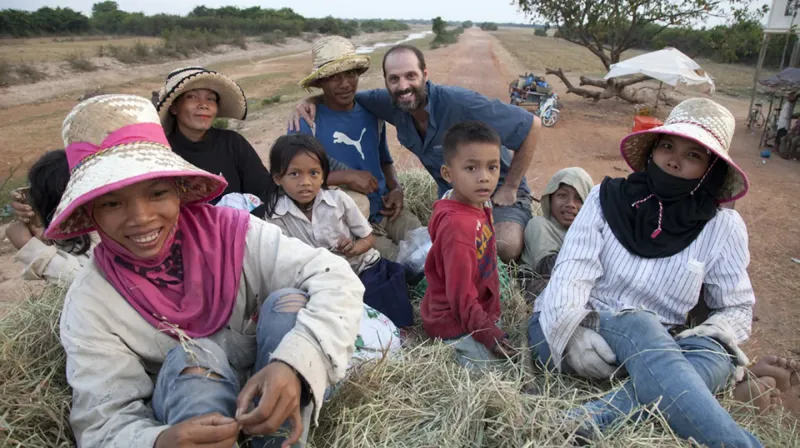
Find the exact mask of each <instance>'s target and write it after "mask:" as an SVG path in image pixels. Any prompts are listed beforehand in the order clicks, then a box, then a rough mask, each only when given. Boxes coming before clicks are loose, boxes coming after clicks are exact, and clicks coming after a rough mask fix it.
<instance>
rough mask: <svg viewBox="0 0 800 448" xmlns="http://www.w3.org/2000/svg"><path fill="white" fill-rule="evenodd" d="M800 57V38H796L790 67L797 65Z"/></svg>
mask: <svg viewBox="0 0 800 448" xmlns="http://www.w3.org/2000/svg"><path fill="white" fill-rule="evenodd" d="M798 58H800V39H795V41H794V49H793V50H792V58H791V59H789V67H797V64H798V62H800V61H798Z"/></svg>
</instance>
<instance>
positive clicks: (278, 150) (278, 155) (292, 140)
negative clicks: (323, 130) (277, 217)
mask: <svg viewBox="0 0 800 448" xmlns="http://www.w3.org/2000/svg"><path fill="white" fill-rule="evenodd" d="M300 153H306V154H309V155H311V156H313V157H316V158H317V159H318V160H319V164H320V166H321V167H322V188H324V189H327V188H328V174H330V172H331V163H330V160H328V154H327V153H326V152H325V148H323V147H322V143H320V142H319V140H317V139H316V138H314V137H312V136H310V135H306V134H290V135H284V136H281V137H279V138H278V139H277V140H275V144H273V145H272V149H270V151H269V171H270V174H271V175H273V176H278V177H280V176H283V175H285V174H286V170H287V169H289V164H290V163H291V162H292V159H294V157H295V156H296V155H298V154H300ZM282 194H284V192H283V189H282V188H281V187H280V186H279V185H277V184H276V183H275V182H274V181H272V180H271V178H270V182H269V184H268V186H267V192H266V194H265V195H264V198H265V201H264V205H265V206H266V216H267V218H269V217H271V216H272V214H273V213H274V212H275V206H276V205H277V204H278V199H279V198H280V196H281V195H282Z"/></svg>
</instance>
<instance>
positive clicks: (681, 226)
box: [600, 158, 728, 258]
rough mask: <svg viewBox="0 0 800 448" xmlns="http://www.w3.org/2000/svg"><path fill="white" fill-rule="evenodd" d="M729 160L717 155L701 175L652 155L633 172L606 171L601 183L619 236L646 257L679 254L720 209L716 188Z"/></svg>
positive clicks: (606, 213)
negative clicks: (661, 163) (669, 166)
mask: <svg viewBox="0 0 800 448" xmlns="http://www.w3.org/2000/svg"><path fill="white" fill-rule="evenodd" d="M727 173H728V164H727V163H725V161H724V160H719V158H715V159H714V160H712V164H711V165H710V167H709V170H708V171H707V172H706V174H705V176H703V178H702V179H681V178H679V177H675V176H672V175H670V174H667V173H666V172H664V170H662V169H661V168H659V167H658V165H656V164H655V162H653V161H652V160H650V161H649V162H648V163H647V167H646V168H645V170H644V171H643V172H636V173H632V174H631V175H629V176H628V178H627V179H626V178H617V179H612V178H610V177H606V178H605V179H603V183H602V184H601V185H600V205H601V207H602V209H603V215H604V216H605V219H606V222H608V225H609V227H611V231H612V232H614V236H615V237H617V240H618V241H619V242H620V243H621V244H622V245H623V246H625V248H626V249H627V250H628V251H629V252H631V253H633V254H635V255H638V256H640V257H643V258H664V257H669V256H672V255H675V254H677V253H678V252H680V251H682V250H683V249H685V248H686V247H688V246H689V245H690V244H691V243H692V241H694V240H695V239H696V238H697V236H698V235H699V234H700V232H701V231H702V230H703V227H705V225H706V223H707V222H708V221H709V220H711V218H713V217H714V216H715V215H716V214H717V207H718V206H719V201H718V200H717V198H716V193H717V191H718V190H719V188H720V187H721V186H722V184H723V182H724V181H725V176H726V175H727Z"/></svg>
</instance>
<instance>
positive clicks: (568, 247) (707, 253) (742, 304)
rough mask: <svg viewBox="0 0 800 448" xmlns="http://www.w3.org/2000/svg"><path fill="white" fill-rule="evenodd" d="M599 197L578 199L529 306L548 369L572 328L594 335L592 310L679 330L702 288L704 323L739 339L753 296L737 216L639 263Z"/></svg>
mask: <svg viewBox="0 0 800 448" xmlns="http://www.w3.org/2000/svg"><path fill="white" fill-rule="evenodd" d="M599 191H600V187H599V186H598V187H595V188H594V189H593V190H592V192H591V193H590V194H589V197H588V198H586V202H585V203H584V205H583V208H581V211H580V212H579V213H578V216H577V218H576V219H575V222H573V224H572V226H571V227H570V229H569V231H568V232H567V236H566V238H565V240H564V246H563V247H562V248H561V251H560V252H559V255H558V260H557V261H556V265H555V268H554V272H553V275H552V277H551V278H550V283H549V284H548V286H547V289H545V291H544V292H543V293H542V295H541V296H540V297H539V298H538V299H537V300H536V304H535V311H538V312H540V313H541V314H540V316H539V322H540V324H541V326H542V329H543V331H544V334H545V338H546V339H547V342H548V344H549V345H550V348H551V351H552V354H553V360H554V361H555V363H556V365H560V364H561V359H562V357H563V355H564V351H565V350H566V348H567V345H568V344H569V341H570V338H571V337H572V334H573V333H574V331H575V329H576V328H577V327H578V326H579V325H582V326H585V327H588V328H594V329H595V330H596V329H597V325H598V320H597V313H596V311H621V310H626V309H646V310H650V311H653V312H655V313H656V314H657V315H658V316H659V318H660V319H661V322H662V323H663V324H664V325H665V326H666V327H671V326H674V325H681V324H685V323H686V315H687V313H688V312H689V311H690V310H691V309H692V308H694V306H695V305H696V304H697V302H698V300H699V295H700V291H701V288H702V287H703V286H704V285H705V288H706V290H705V291H706V296H705V301H706V303H707V305H708V307H709V308H710V309H711V316H710V317H709V319H708V321H707V322H709V323H712V322H714V321H724V322H725V323H726V324H728V325H729V326H730V328H732V329H733V332H734V333H735V334H733V335H730V336H731V340H734V341H736V342H737V343H742V342H743V341H745V340H746V339H747V338H748V337H749V335H750V327H751V323H752V319H753V305H754V304H755V296H754V294H753V287H752V285H751V284H750V277H749V276H748V275H747V265H748V264H749V263H750V252H749V251H748V248H747V228H746V227H745V224H744V221H742V218H741V216H739V214H738V213H737V212H736V211H734V210H729V209H720V210H719V211H718V212H717V214H716V216H715V217H714V218H712V219H711V220H710V221H709V222H708V223H707V224H706V226H705V228H704V229H703V231H702V232H700V235H698V237H697V238H696V239H695V240H694V241H693V242H692V243H691V244H690V245H689V246H688V247H687V248H686V249H684V250H683V251H681V252H679V253H677V254H675V255H673V256H671V257H666V258H642V257H639V256H637V255H634V254H631V253H630V252H628V250H627V249H625V247H624V246H623V245H622V244H620V242H619V241H618V240H617V238H616V237H615V236H614V233H613V232H612V231H611V228H610V227H609V225H608V223H607V222H606V220H605V217H604V215H603V210H602V208H601V206H600V196H599Z"/></svg>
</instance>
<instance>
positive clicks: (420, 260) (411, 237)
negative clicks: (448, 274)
mask: <svg viewBox="0 0 800 448" xmlns="http://www.w3.org/2000/svg"><path fill="white" fill-rule="evenodd" d="M432 245H433V243H432V242H431V236H430V234H429V233H428V228H427V227H420V228H417V229H414V230H411V231H409V232H408V233H407V234H406V237H405V239H404V240H403V241H400V244H399V245H398V251H397V262H398V263H400V264H401V265H403V267H404V268H405V270H406V274H411V275H418V274H421V273H423V272H424V271H425V259H426V258H427V257H428V252H429V251H430V250H431V246H432Z"/></svg>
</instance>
